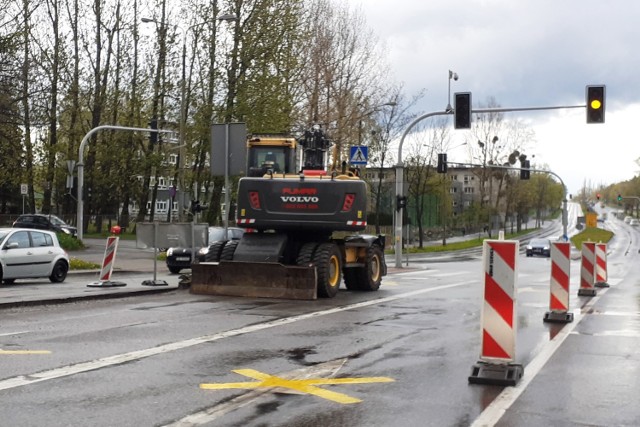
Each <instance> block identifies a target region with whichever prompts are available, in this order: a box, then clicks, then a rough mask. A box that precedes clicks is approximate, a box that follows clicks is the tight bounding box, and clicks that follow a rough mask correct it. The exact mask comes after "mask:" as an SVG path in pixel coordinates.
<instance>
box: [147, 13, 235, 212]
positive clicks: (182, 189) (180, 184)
mask: <svg viewBox="0 0 640 427" xmlns="http://www.w3.org/2000/svg"><path fill="white" fill-rule="evenodd" d="M237 20H238V17H237V16H236V15H234V14H223V15H220V16H218V18H216V21H220V22H221V21H227V22H230V21H237ZM141 21H142V22H145V23H149V22H155V23H158V21H156V20H155V19H151V18H141ZM211 22H212V21H204V22H199V23H197V24H193V25H190V26H188V27H187V28H186V29H185V30H183V37H182V39H183V40H182V75H181V79H180V120H179V125H178V126H179V134H180V136H179V141H178V142H179V149H180V151H179V153H178V173H177V183H176V195H177V197H178V220H179V221H181V220H182V218H183V217H184V204H185V195H186V193H187V191H186V186H185V185H184V161H185V156H186V154H185V147H186V127H187V34H188V32H189V30H191V29H193V28H196V27H200V26H202V25H206V24H208V23H211Z"/></svg>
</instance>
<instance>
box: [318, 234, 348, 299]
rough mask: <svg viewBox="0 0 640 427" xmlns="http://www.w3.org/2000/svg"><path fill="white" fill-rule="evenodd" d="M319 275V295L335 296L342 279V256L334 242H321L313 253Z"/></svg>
mask: <svg viewBox="0 0 640 427" xmlns="http://www.w3.org/2000/svg"><path fill="white" fill-rule="evenodd" d="M313 264H315V266H316V272H317V275H318V282H317V284H318V297H320V298H333V297H335V296H336V294H337V293H338V288H339V287H340V282H341V281H342V256H341V254H340V249H339V248H338V246H337V245H335V244H334V243H322V244H320V245H319V246H318V247H317V248H316V250H315V252H314V254H313Z"/></svg>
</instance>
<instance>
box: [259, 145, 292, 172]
mask: <svg viewBox="0 0 640 427" xmlns="http://www.w3.org/2000/svg"><path fill="white" fill-rule="evenodd" d="M286 153H287V148H285V147H282V148H280V147H252V148H251V150H250V152H249V171H250V174H251V176H262V175H264V174H265V173H267V171H268V170H273V172H276V173H277V172H279V173H282V172H288V171H289V169H290V166H289V165H288V159H287V154H286Z"/></svg>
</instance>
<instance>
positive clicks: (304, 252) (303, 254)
mask: <svg viewBox="0 0 640 427" xmlns="http://www.w3.org/2000/svg"><path fill="white" fill-rule="evenodd" d="M317 246H318V244H317V243H316V242H308V243H305V244H304V245H302V247H301V248H300V252H298V258H297V259H296V264H297V265H300V266H302V267H307V266H309V264H311V262H312V260H313V253H314V252H315V250H316V247H317Z"/></svg>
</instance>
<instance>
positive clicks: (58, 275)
mask: <svg viewBox="0 0 640 427" xmlns="http://www.w3.org/2000/svg"><path fill="white" fill-rule="evenodd" d="M68 271H69V265H68V264H67V263H66V262H65V261H62V260H59V261H58V262H56V265H54V266H53V271H52V272H51V276H49V280H50V281H51V282H52V283H60V282H64V279H66V278H67V272H68Z"/></svg>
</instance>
